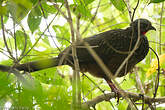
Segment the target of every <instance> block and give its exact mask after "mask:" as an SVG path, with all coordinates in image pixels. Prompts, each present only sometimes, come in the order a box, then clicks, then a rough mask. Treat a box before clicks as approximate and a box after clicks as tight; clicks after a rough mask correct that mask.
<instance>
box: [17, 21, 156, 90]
mask: <svg viewBox="0 0 165 110" xmlns="http://www.w3.org/2000/svg"><path fill="white" fill-rule="evenodd" d="M138 29H139V30H138ZM149 30H156V29H155V28H154V27H153V26H152V25H151V22H150V21H148V20H147V19H137V20H135V21H134V22H132V23H131V24H130V27H128V28H126V29H115V30H109V31H106V32H103V33H100V34H97V35H94V36H92V37H88V38H85V39H84V41H85V42H87V43H88V44H89V45H90V46H92V48H93V50H94V51H95V52H96V53H97V55H98V56H99V57H100V58H101V60H102V61H103V62H104V64H105V65H106V66H107V67H108V69H109V70H110V71H111V72H112V74H113V75H115V73H116V71H117V69H118V68H119V66H120V65H121V63H122V62H123V61H124V59H125V58H126V57H127V56H128V54H129V53H130V51H131V50H132V49H133V48H134V46H135V44H136V42H137V39H138V35H140V41H139V45H138V47H137V49H136V50H135V52H134V53H133V55H132V56H131V58H130V59H129V60H128V63H127V66H126V65H125V66H124V67H123V68H122V69H121V71H120V72H119V74H118V75H117V77H121V76H124V75H126V74H127V73H128V72H129V71H130V70H131V69H132V68H133V67H134V66H135V65H136V64H137V63H138V62H140V61H142V60H143V59H144V58H145V56H146V55H147V53H148V51H149V43H148V40H147V37H146V36H145V33H146V32H148V31H149ZM138 32H139V34H138ZM81 46H82V48H80V47H81ZM83 46H84V43H83V42H77V49H76V50H77V57H78V61H79V65H80V71H81V72H89V73H90V74H92V75H94V76H96V77H100V78H104V79H105V80H106V81H107V82H108V84H109V85H110V86H111V81H110V80H108V78H107V77H106V75H105V73H104V71H103V70H102V68H101V67H100V66H99V65H98V64H97V62H96V61H95V59H94V58H93V57H92V56H91V54H90V53H89V52H88V50H87V49H86V48H83ZM71 53H72V49H71V46H69V47H67V48H66V49H65V50H64V51H63V52H61V53H60V54H59V56H58V57H56V58H51V59H46V60H41V61H34V62H29V63H25V64H21V65H18V66H16V68H17V69H18V70H25V71H37V70H41V69H45V68H49V67H54V66H58V64H59V62H60V59H61V58H62V59H63V60H61V61H63V62H62V63H61V65H69V66H71V67H73V68H74V65H73V57H72V55H71ZM63 56H65V57H63ZM111 88H112V89H114V88H113V87H112V86H111Z"/></svg>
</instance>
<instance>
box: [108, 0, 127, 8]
mask: <svg viewBox="0 0 165 110" xmlns="http://www.w3.org/2000/svg"><path fill="white" fill-rule="evenodd" d="M110 1H111V2H112V4H113V5H114V6H115V7H116V8H117V9H118V10H119V11H124V8H125V3H124V2H123V0H110Z"/></svg>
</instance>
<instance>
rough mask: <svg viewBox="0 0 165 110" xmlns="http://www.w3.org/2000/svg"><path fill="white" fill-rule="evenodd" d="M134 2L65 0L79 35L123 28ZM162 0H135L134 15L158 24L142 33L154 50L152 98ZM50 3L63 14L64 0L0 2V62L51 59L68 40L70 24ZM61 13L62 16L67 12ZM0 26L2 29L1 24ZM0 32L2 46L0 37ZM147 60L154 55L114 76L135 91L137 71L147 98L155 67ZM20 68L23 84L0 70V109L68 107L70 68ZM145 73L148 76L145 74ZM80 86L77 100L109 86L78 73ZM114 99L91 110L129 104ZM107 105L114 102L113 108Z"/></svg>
mask: <svg viewBox="0 0 165 110" xmlns="http://www.w3.org/2000/svg"><path fill="white" fill-rule="evenodd" d="M137 1H138V0H135V1H133V0H132V1H131V0H130V2H129V3H127V2H126V0H101V1H99V0H73V1H71V0H69V7H70V10H71V15H72V22H73V26H74V30H75V31H76V30H77V28H78V27H77V24H78V19H79V18H80V19H79V20H80V23H79V24H80V29H79V31H80V34H81V37H82V38H85V37H88V36H91V35H94V34H96V33H99V32H103V31H106V30H109V29H117V28H126V27H127V26H128V25H129V23H130V16H129V12H128V9H130V10H131V11H132V12H133V11H134V10H133V9H134V8H135V6H136V4H137ZM163 1H164V0H150V1H149V3H148V0H140V3H139V5H138V8H137V9H136V13H135V18H139V17H144V18H148V19H150V20H151V21H153V25H154V26H156V27H157V29H158V31H157V33H154V32H149V33H147V35H146V36H148V39H149V41H150V47H152V48H153V49H154V50H155V51H156V52H157V53H159V55H160V57H159V59H160V63H161V65H160V67H161V74H160V82H159V89H158V93H157V97H163V96H165V86H164V84H165V83H164V82H165V80H164V77H165V76H164V69H165V66H164V64H165V60H164V58H165V54H164V53H165V48H164V42H165V37H164V35H165V31H164V29H165V27H164V25H163V24H165V18H164V17H163V16H164V13H163V11H164V10H162V7H163V8H164V7H165V6H164V5H163ZM55 4H56V5H57V7H58V8H59V9H60V10H61V11H62V12H63V13H64V14H66V13H67V8H66V5H65V1H64V0H47V1H46V0H1V1H0V16H1V21H0V28H1V33H0V55H1V59H0V61H1V62H0V64H4V65H11V66H14V65H17V64H18V63H24V62H28V61H34V60H38V59H43V58H51V57H52V56H57V55H58V53H60V51H62V50H63V49H64V48H66V47H67V46H69V45H70V44H71V34H70V25H69V23H68V22H67V20H66V19H65V17H64V16H63V15H62V14H61V12H59V10H57V8H56V7H55ZM97 8H98V10H97ZM66 15H67V16H68V14H66ZM3 25H4V29H3V28H2V27H3ZM160 28H161V29H160ZM159 30H160V31H159ZM3 32H4V33H5V37H6V43H7V45H6V44H5V40H4V38H3V37H4V34H3ZM76 32H77V31H76ZM7 46H8V47H7ZM7 48H9V50H8V49H7ZM153 59H156V57H155V54H154V53H153V52H151V51H150V53H149V54H148V56H147V57H146V58H145V60H143V61H142V62H141V63H139V64H138V65H137V66H136V69H135V70H134V71H133V72H132V73H131V74H129V75H127V76H125V77H122V78H117V82H118V84H119V85H120V87H122V89H124V90H127V91H130V92H136V93H140V89H139V88H138V83H137V80H136V75H135V72H137V73H138V74H139V77H140V80H141V83H142V86H143V88H144V91H145V95H148V96H150V97H153V93H154V91H155V86H154V85H155V78H156V75H157V71H156V69H157V67H158V65H157V60H153ZM152 60H153V61H152ZM150 63H151V64H150ZM150 65H151V66H150ZM20 73H21V75H22V76H23V77H24V78H25V79H26V81H27V84H25V83H24V82H22V81H20V80H19V79H18V77H17V76H15V75H14V74H12V73H6V72H0V74H1V75H0V108H3V107H4V108H5V107H6V108H11V109H12V108H14V109H26V108H27V109H41V110H50V109H53V110H70V109H71V103H72V85H71V79H72V78H71V76H72V74H71V73H72V69H71V68H70V67H68V66H62V67H61V66H59V67H57V68H49V69H45V70H41V71H37V72H34V73H24V72H20ZM63 75H64V76H65V77H63ZM87 75H88V74H87ZM146 75H148V76H149V77H146ZM91 80H92V81H94V83H95V84H94V83H93V82H92V81H91ZM80 86H81V94H82V97H81V98H82V100H81V101H82V102H85V101H89V100H91V99H93V98H95V97H96V96H99V95H101V94H103V91H104V90H105V91H110V89H109V87H108V85H107V84H106V83H105V81H103V80H102V79H98V78H95V77H93V76H91V75H88V77H86V76H85V75H82V77H81V85H80ZM98 86H99V88H98ZM152 88H154V89H152ZM139 102H140V101H139ZM140 103H141V102H140ZM7 104H8V106H7ZM10 104H11V106H10ZM116 104H117V100H115V99H112V100H111V102H109V101H108V102H101V103H99V104H97V105H96V109H97V110H111V109H119V110H122V109H127V107H128V105H129V103H128V102H127V101H126V100H120V101H119V104H118V105H116ZM112 105H114V108H113V106H112ZM141 106H142V105H137V107H138V108H141ZM144 107H145V108H147V107H148V105H147V104H146V105H145V106H144ZM157 109H158V110H163V109H165V106H160V107H157Z"/></svg>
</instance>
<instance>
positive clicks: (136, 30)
mask: <svg viewBox="0 0 165 110" xmlns="http://www.w3.org/2000/svg"><path fill="white" fill-rule="evenodd" d="M127 30H129V31H130V34H131V35H133V36H138V35H139V33H138V29H136V28H132V27H128V28H127ZM146 33H147V32H142V31H140V35H145V34H146Z"/></svg>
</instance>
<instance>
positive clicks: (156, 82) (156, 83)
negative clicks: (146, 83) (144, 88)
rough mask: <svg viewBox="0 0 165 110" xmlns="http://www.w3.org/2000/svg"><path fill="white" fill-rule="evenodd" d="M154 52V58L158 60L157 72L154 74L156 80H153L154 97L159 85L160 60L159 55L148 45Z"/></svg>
mask: <svg viewBox="0 0 165 110" xmlns="http://www.w3.org/2000/svg"><path fill="white" fill-rule="evenodd" d="M149 48H150V49H151V50H152V51H153V52H154V54H155V55H156V58H157V60H158V69H157V70H158V74H157V76H156V81H155V92H154V98H155V97H156V94H157V91H158V87H159V76H160V61H159V56H158V55H157V53H156V52H155V51H154V49H152V48H151V47H149Z"/></svg>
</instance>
